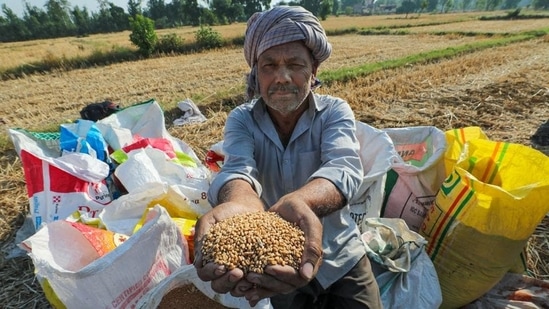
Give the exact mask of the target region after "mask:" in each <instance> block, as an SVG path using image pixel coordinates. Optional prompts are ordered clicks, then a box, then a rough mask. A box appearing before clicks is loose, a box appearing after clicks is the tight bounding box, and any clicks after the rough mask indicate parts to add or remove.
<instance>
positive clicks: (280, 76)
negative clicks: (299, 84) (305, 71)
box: [275, 65, 292, 83]
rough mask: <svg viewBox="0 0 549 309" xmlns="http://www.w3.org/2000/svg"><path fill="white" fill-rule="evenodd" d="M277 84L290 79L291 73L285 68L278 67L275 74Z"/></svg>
mask: <svg viewBox="0 0 549 309" xmlns="http://www.w3.org/2000/svg"><path fill="white" fill-rule="evenodd" d="M275 78H276V81H277V82H281V83H283V82H288V81H290V80H291V79H292V73H291V71H290V69H289V68H288V67H287V66H283V65H282V66H279V67H278V68H277V70H276V72H275Z"/></svg>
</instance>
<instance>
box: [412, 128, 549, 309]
mask: <svg viewBox="0 0 549 309" xmlns="http://www.w3.org/2000/svg"><path fill="white" fill-rule="evenodd" d="M548 175H549V158H548V157H547V156H545V155H544V154H543V153H541V152H539V151H537V150H534V149H532V148H530V147H527V146H523V145H518V144H512V143H504V142H494V141H489V140H484V139H474V140H470V141H468V142H466V143H465V145H464V149H463V154H462V155H461V157H460V160H459V161H458V162H457V163H456V165H455V167H454V168H453V171H452V173H451V174H450V175H449V176H448V177H447V178H446V180H445V181H444V183H443V184H442V186H441V189H440V191H439V192H438V193H437V196H436V199H435V205H434V206H433V207H432V208H431V210H430V211H429V213H428V214H427V216H426V218H425V220H424V222H423V225H422V227H421V230H420V234H421V235H423V236H424V237H425V238H426V239H427V240H428V245H427V253H428V254H429V256H430V257H431V260H432V261H433V264H434V265H435V268H436V270H437V274H438V276H439V281H440V285H441V290H442V297H443V302H442V306H441V308H458V307H461V306H464V305H466V304H468V303H470V302H472V301H474V300H475V299H477V298H478V297H480V296H482V295H483V294H484V293H486V292H488V291H489V290H490V289H491V288H492V287H493V286H495V285H496V284H497V283H498V282H499V281H500V280H501V279H502V278H503V277H504V275H505V274H506V273H507V272H508V271H509V270H510V269H511V268H512V267H513V266H514V265H515V263H516V258H517V256H519V255H520V253H521V251H522V250H523V248H524V246H525V245H526V243H527V241H528V239H529V237H530V236H531V235H532V233H533V232H534V230H535V228H536V226H537V225H538V224H539V223H540V222H541V220H542V219H543V217H544V216H545V215H546V214H547V212H548V211H549V203H548V201H547V197H548V196H549V177H548Z"/></svg>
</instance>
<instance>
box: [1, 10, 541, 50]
mask: <svg viewBox="0 0 549 309" xmlns="http://www.w3.org/2000/svg"><path fill="white" fill-rule="evenodd" d="M97 1H98V3H99V10H98V11H97V12H90V11H89V10H88V9H87V8H86V7H78V6H71V4H70V2H69V0H48V1H46V3H45V5H44V7H43V8H40V7H37V6H34V5H31V4H30V3H29V2H25V9H24V12H23V14H22V16H18V15H17V14H16V13H15V12H14V11H13V10H12V9H10V8H9V7H8V6H7V5H6V4H3V5H2V7H1V14H0V42H15V41H26V40H35V39H48V38H57V37H67V36H87V35H90V34H97V33H110V32H119V31H124V30H130V29H131V27H130V20H131V18H135V17H136V16H137V15H141V16H144V17H147V18H149V19H151V20H153V21H154V27H155V28H156V29H163V28H173V27H179V26H199V25H219V24H230V23H234V22H243V21H246V20H247V19H248V18H249V17H250V16H251V15H252V14H253V13H255V12H259V11H263V10H266V9H269V8H270V6H271V3H272V2H271V0H206V2H204V0H201V1H200V2H199V0H171V1H170V2H167V1H165V0H128V3H127V7H126V8H122V7H119V6H117V5H115V4H114V3H112V2H110V1H108V0H97ZM519 1H520V0H378V1H374V0H289V1H285V0H282V1H279V2H277V4H288V5H301V6H303V7H305V8H306V9H308V10H310V11H311V12H312V13H313V14H315V15H316V16H318V17H319V18H321V19H322V20H324V19H326V18H327V16H329V15H338V14H365V13H367V14H372V13H376V11H377V12H380V13H384V12H382V10H381V9H380V8H383V7H394V8H396V10H394V12H395V13H406V14H408V13H413V12H416V13H422V12H437V11H441V12H445V11H454V10H470V9H475V10H493V9H512V8H515V7H516V6H517V4H518V3H519ZM531 1H532V6H533V8H535V9H549V0H531ZM376 8H377V10H376ZM385 13H386V12H385Z"/></svg>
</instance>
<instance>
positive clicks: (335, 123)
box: [310, 97, 364, 201]
mask: <svg viewBox="0 0 549 309" xmlns="http://www.w3.org/2000/svg"><path fill="white" fill-rule="evenodd" d="M324 99H326V100H330V99H331V100H335V101H336V102H335V103H333V104H328V105H327V107H326V108H327V109H328V110H326V111H323V113H322V116H323V117H324V119H323V121H321V124H320V125H321V126H322V128H320V129H321V130H322V132H323V133H322V137H321V152H320V153H321V162H322V165H321V166H320V168H319V169H318V170H317V171H316V172H314V173H313V174H312V175H311V177H310V178H311V179H312V178H325V179H328V180H330V181H331V182H332V183H333V184H334V185H335V186H336V187H337V188H338V189H339V190H340V191H341V193H342V194H343V196H345V198H346V199H347V201H349V200H350V199H351V197H353V196H354V195H355V194H356V193H357V191H358V190H359V187H360V185H361V184H362V180H363V176H364V171H363V167H362V163H361V161H360V156H359V151H360V145H359V142H358V139H357V137H356V126H355V119H354V114H353V111H352V110H351V107H350V106H349V104H347V102H345V101H343V100H341V99H337V98H333V97H327V98H326V97H325V98H324ZM317 129H319V128H317Z"/></svg>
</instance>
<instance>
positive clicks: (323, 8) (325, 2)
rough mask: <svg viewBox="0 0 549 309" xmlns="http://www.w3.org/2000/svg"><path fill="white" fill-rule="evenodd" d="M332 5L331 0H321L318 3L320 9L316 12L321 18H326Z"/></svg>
mask: <svg viewBox="0 0 549 309" xmlns="http://www.w3.org/2000/svg"><path fill="white" fill-rule="evenodd" d="M333 5H334V2H333V0H322V2H321V3H320V11H319V12H318V17H319V18H320V19H321V20H326V18H328V15H330V12H332V7H333Z"/></svg>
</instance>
